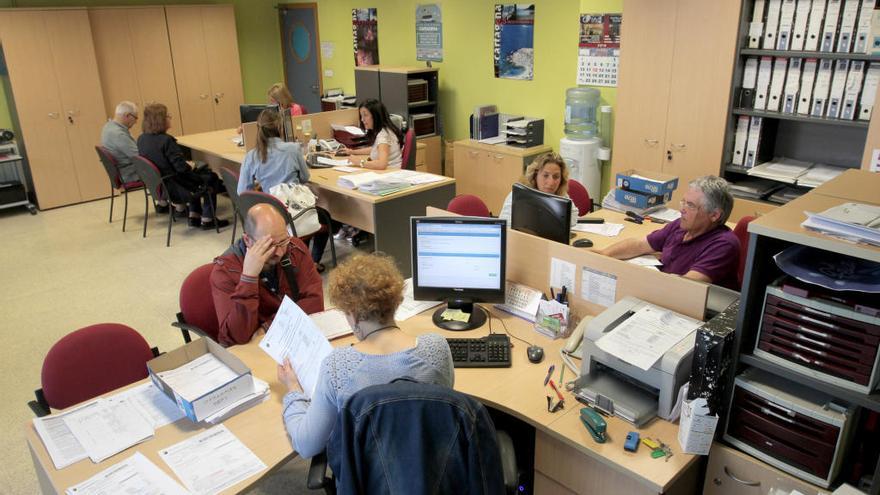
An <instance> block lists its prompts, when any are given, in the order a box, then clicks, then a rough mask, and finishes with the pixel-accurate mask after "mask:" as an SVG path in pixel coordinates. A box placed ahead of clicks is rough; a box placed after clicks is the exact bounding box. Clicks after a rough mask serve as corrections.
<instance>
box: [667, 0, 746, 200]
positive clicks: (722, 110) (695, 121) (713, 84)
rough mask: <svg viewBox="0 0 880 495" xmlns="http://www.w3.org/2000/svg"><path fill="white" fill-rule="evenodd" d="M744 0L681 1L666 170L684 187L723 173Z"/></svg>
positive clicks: (679, 192) (673, 66) (676, 34)
mask: <svg viewBox="0 0 880 495" xmlns="http://www.w3.org/2000/svg"><path fill="white" fill-rule="evenodd" d="M740 7H741V2H740V1H739V0H729V1H725V2H706V1H705V0H679V2H678V13H677V19H676V30H675V54H674V56H673V59H672V86H671V89H670V91H669V118H668V121H667V124H666V152H668V154H667V156H669V157H671V159H667V160H664V164H663V169H662V170H663V172H665V173H669V174H673V175H677V176H678V178H679V188H678V190H677V191H676V193H675V194H674V195H673V203H671V204H674V201H676V200H677V199H679V198H680V197H681V195H682V194H683V192H684V191H686V190H687V183H688V181H690V180H691V179H694V178H696V177H699V176H701V175H708V174H712V175H718V174H719V172H720V170H721V159H722V158H721V156H722V152H723V149H724V131H725V129H726V126H727V118H728V117H727V110H728V103H729V101H730V86H731V78H732V77H733V62H734V57H735V53H736V40H737V29H738V28H739V12H740Z"/></svg>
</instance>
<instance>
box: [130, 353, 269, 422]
mask: <svg viewBox="0 0 880 495" xmlns="http://www.w3.org/2000/svg"><path fill="white" fill-rule="evenodd" d="M208 353H210V354H213V355H214V356H215V357H216V358H217V359H219V360H220V361H222V362H223V363H225V364H226V365H227V366H229V367H230V368H231V369H232V370H233V371H235V373H236V374H237V375H238V376H237V377H236V378H234V379H233V380H231V381H229V382H227V383H224V384H223V385H220V386H219V387H217V388H215V389H214V390H211V391H210V392H208V393H206V394H204V395H202V396H201V397H198V398H196V399H193V400H192V401H188V400H186V399H184V398H183V397H181V396H180V395H178V394H177V393H176V392H175V391H174V390H172V388H171V387H170V386H169V385H168V384H167V383H165V382H164V381H163V380H162V378H160V377H159V375H158V373H161V372H163V371H168V370H173V369H176V368H180V367H181V366H183V365H184V364H186V363H188V362H190V361H192V360H194V359H196V358H197V357H199V356H201V355H203V354H208ZM147 370H148V371H149V373H150V380H152V381H153V384H154V385H155V386H156V387H157V388H158V389H159V390H162V391H163V392H165V395H167V396H168V397H170V398H171V399H172V400H174V401H175V402H177V406H178V407H179V408H180V410H181V411H183V412H184V414H186V417H188V418H189V419H191V420H192V421H194V422H199V421H202V420H204V419H205V418H207V417H208V416H211V415H212V414H214V413H216V412H217V411H219V410H221V409H223V408H224V407H226V406H228V405H229V404H231V403H233V402H235V401H237V400H239V399H241V398H243V397H245V396H246V395H248V394H250V393H252V392H253V391H254V378H253V375H252V374H251V370H250V368H248V367H247V366H246V365H245V364H244V363H243V362H241V360H240V359H238V358H237V357H235V356H234V355H233V354H232V353H231V352H229V351H227V350H226V349H224V348H223V347H222V346H221V345H220V344H218V343H216V342H214V341H213V340H210V339H205V338H201V339H198V340H194V341H192V342H190V343H189V344H186V345H185V346H183V347H178V348H177V349H174V350H173V351H170V352H167V353H165V354H162V355H161V356H159V357H157V358H153V359H151V360H150V361H147Z"/></svg>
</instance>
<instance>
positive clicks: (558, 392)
mask: <svg viewBox="0 0 880 495" xmlns="http://www.w3.org/2000/svg"><path fill="white" fill-rule="evenodd" d="M550 388H552V389H553V391H554V392H556V396H557V397H559V400H565V397H564V396H563V395H562V392H560V391H559V389H558V388H556V384H555V383H553V380H550Z"/></svg>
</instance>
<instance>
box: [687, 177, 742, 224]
mask: <svg viewBox="0 0 880 495" xmlns="http://www.w3.org/2000/svg"><path fill="white" fill-rule="evenodd" d="M688 185H689V186H690V187H691V188H692V189H699V190H700V191H701V192H702V193H703V198H704V199H703V208H704V209H705V211H706V212H707V213H711V212H713V211H716V210H717V211H719V212H721V217H720V218H719V219H718V222H717V223H718V225H722V224H724V223H725V222H727V219H728V218H729V217H730V211H731V210H733V195H732V194H730V186H729V185H728V184H727V181H726V180H724V179H722V178H721V177H716V176H714V175H704V176H702V177H697V178H696V179H694V180H692V181H691V182H690V183H689V184H688Z"/></svg>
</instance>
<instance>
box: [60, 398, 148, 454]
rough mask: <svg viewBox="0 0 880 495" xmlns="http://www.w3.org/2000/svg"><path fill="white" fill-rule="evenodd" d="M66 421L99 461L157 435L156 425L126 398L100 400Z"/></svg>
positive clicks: (83, 445)
mask: <svg viewBox="0 0 880 495" xmlns="http://www.w3.org/2000/svg"><path fill="white" fill-rule="evenodd" d="M64 424H65V425H67V427H68V428H69V429H70V432H71V433H73V436H74V437H75V438H76V440H77V442H79V444H80V445H82V447H83V449H84V450H85V451H86V453H87V454H88V456H89V458H90V459H91V460H92V462H96V463H97V462H101V461H103V460H104V459H107V458H108V457H111V456H113V455H115V454H118V453H119V452H122V451H123V450H125V449H127V448H129V447H131V446H132V445H135V444H138V443H141V442H143V441H144V440H147V439H148V438H150V437H152V436H153V425H152V424H150V422H149V421H147V420H146V419H144V417H143V416H141V415H140V414H138V412H137V410H136V409H135V408H134V406H132V405H131V401H129V400H124V399H123V400H112V399H98V400H96V401H95V402H92V403H91V404H89V405H87V406H85V407H83V408H81V409H78V410H77V411H76V412H75V413H73V414H70V415H66V416H65V417H64Z"/></svg>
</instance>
